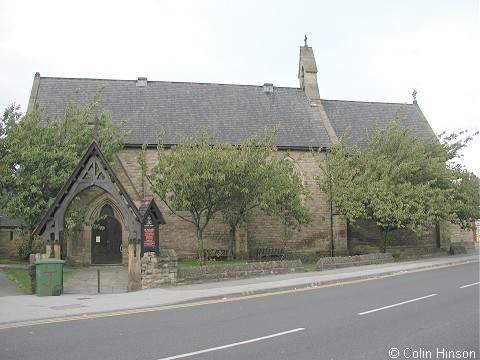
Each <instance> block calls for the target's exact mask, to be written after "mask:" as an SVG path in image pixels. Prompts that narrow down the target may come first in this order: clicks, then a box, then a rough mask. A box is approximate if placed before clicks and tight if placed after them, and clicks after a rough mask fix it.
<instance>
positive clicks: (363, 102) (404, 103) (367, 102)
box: [320, 99, 415, 106]
mask: <svg viewBox="0 0 480 360" xmlns="http://www.w3.org/2000/svg"><path fill="white" fill-rule="evenodd" d="M320 101H336V102H349V103H362V104H385V105H410V106H412V105H415V104H413V103H412V104H411V103H406V102H403V103H396V102H387V101H363V100H332V99H320Z"/></svg>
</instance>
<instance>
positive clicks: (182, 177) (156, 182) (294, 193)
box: [139, 130, 308, 264]
mask: <svg viewBox="0 0 480 360" xmlns="http://www.w3.org/2000/svg"><path fill="white" fill-rule="evenodd" d="M272 141H273V138H272V137H271V136H267V137H266V138H265V139H264V140H263V141H258V138H256V137H254V138H251V139H248V140H247V141H245V143H244V144H242V145H241V146H234V145H231V144H226V143H218V142H215V140H214V138H213V137H212V136H210V135H208V134H207V133H206V131H205V130H202V132H201V134H200V136H198V137H194V136H184V137H182V138H181V141H180V142H179V144H178V145H175V146H173V147H172V148H171V149H169V150H168V151H165V149H164V145H163V142H162V137H160V138H159V142H158V145H157V163H156V165H155V166H154V167H153V168H152V169H151V170H149V169H148V168H147V164H146V160H145V151H146V146H144V148H143V153H142V155H141V156H140V157H139V163H140V164H141V166H142V169H143V171H144V173H145V176H146V178H147V180H148V181H149V183H150V186H151V188H152V191H153V192H154V193H155V194H157V195H158V196H159V198H160V199H161V200H162V201H163V202H164V203H165V205H166V206H167V208H168V209H169V210H170V211H171V213H172V214H173V215H175V216H178V217H179V218H181V219H183V220H185V221H187V222H189V223H191V224H193V225H194V226H195V229H196V236H197V243H198V256H199V260H200V262H201V264H205V262H206V252H205V251H204V250H205V245H204V241H203V232H204V230H205V228H206V227H207V225H208V224H209V222H210V220H211V219H212V218H213V217H214V216H215V215H217V214H222V219H223V221H224V222H225V223H226V224H228V225H229V227H230V231H231V236H232V234H233V236H234V233H235V229H236V228H237V226H238V225H240V224H241V223H242V222H245V221H246V218H247V216H248V214H249V213H250V211H251V210H252V209H253V208H256V207H261V208H263V209H264V210H265V211H267V212H269V213H271V214H274V215H276V216H280V214H282V218H283V219H284V222H285V224H287V225H288V226H291V227H294V226H295V225H296V224H301V223H302V224H303V223H305V222H307V218H308V215H305V214H308V213H307V211H306V210H305V208H303V207H301V203H300V202H298V203H295V199H297V200H298V199H300V198H299V196H300V192H299V187H298V183H296V182H294V181H292V180H290V178H289V177H288V168H287V167H286V166H285V164H284V166H283V167H282V166H280V164H281V163H282V162H281V161H278V160H277V158H276V157H275V156H274V155H275V153H274V152H275V151H274V150H276V147H275V146H274V142H273V143H272ZM275 176H276V177H277V179H276V177H275ZM287 179H288V180H287ZM276 180H277V182H275V181H276ZM281 186H283V187H284V188H282V189H281V188H280V187H281ZM300 214H301V215H304V218H300ZM231 241H232V240H231Z"/></svg>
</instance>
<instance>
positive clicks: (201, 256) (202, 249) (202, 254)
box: [197, 228, 207, 266]
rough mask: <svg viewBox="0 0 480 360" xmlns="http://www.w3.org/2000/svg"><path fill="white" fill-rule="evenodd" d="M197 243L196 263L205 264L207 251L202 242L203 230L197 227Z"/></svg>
mask: <svg viewBox="0 0 480 360" xmlns="http://www.w3.org/2000/svg"><path fill="white" fill-rule="evenodd" d="M197 244H198V263H199V264H200V265H201V266H204V265H206V264H207V252H206V251H205V247H204V244H203V231H202V230H200V229H198V228H197Z"/></svg>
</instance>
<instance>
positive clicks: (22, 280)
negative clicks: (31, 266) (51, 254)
mask: <svg viewBox="0 0 480 360" xmlns="http://www.w3.org/2000/svg"><path fill="white" fill-rule="evenodd" d="M3 271H4V272H5V275H7V277H8V278H9V279H10V280H12V281H13V282H14V283H16V284H17V285H18V286H19V287H20V289H22V291H23V292H24V293H25V294H30V275H29V274H28V270H25V269H4V270H3Z"/></svg>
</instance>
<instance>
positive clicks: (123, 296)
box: [0, 248, 479, 329]
mask: <svg viewBox="0 0 480 360" xmlns="http://www.w3.org/2000/svg"><path fill="white" fill-rule="evenodd" d="M478 261H479V252H478V248H477V250H476V251H475V252H472V253H469V254H465V255H455V256H448V257H439V258H428V259H423V260H417V261H408V262H399V263H388V264H382V265H367V266H359V267H353V268H344V269H336V270H326V271H318V272H308V273H296V274H285V275H272V276H265V277H260V278H252V279H239V280H229V281H222V282H215V283H206V284H195V285H182V286H170V287H164V288H158V289H148V290H142V291H137V292H132V293H109V294H106V293H100V294H98V293H96V294H92V293H87V292H84V293H82V292H79V293H75V292H74V293H69V292H68V291H65V293H64V294H62V295H61V296H46V297H39V296H36V295H20V296H18V295H17V296H3V297H0V324H4V325H0V329H1V328H2V327H8V326H12V324H6V323H14V322H23V321H30V320H40V319H56V318H65V317H69V316H85V317H88V316H90V315H91V314H96V313H109V312H115V311H122V310H129V309H145V308H151V307H157V306H165V305H172V304H178V303H184V302H192V301H200V300H207V299H214V298H227V297H228V298H230V297H235V296H241V295H250V294H258V293H265V292H272V291H275V290H280V289H295V288H297V289H300V288H306V287H313V286H322V285H327V284H336V283H342V282H346V281H355V280H360V279H367V278H375V277H381V276H388V275H400V274H404V273H408V272H411V271H418V270H422V269H428V268H434V267H442V266H449V265H454V264H462V263H469V262H478ZM65 290H67V288H66V289H65Z"/></svg>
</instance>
